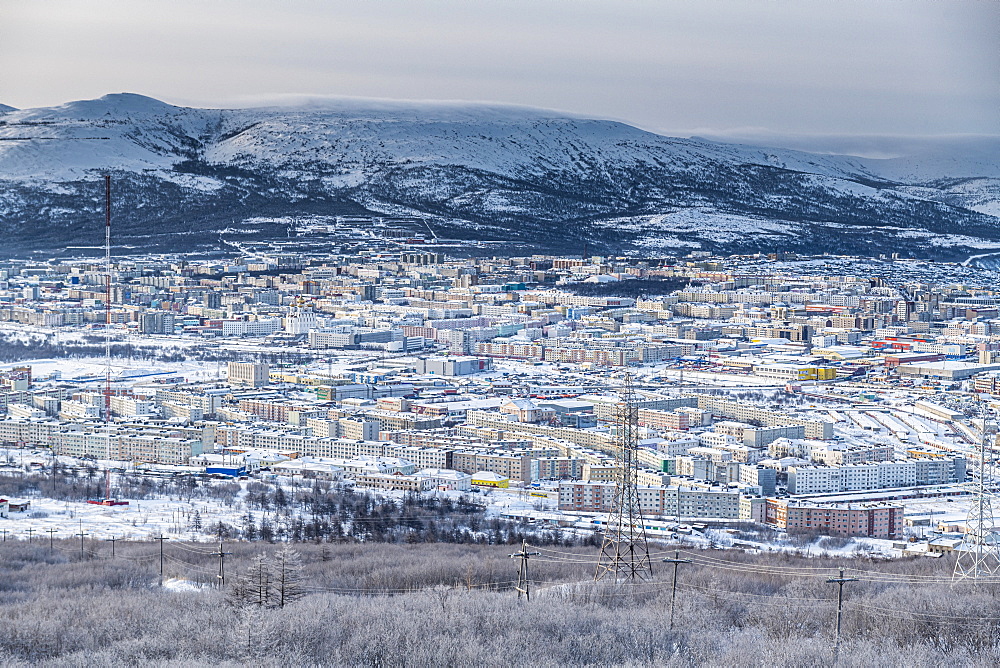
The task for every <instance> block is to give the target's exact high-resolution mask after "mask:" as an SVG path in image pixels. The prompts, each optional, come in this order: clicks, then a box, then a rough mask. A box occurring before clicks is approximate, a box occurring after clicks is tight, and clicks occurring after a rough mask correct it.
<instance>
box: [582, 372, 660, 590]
mask: <svg viewBox="0 0 1000 668" xmlns="http://www.w3.org/2000/svg"><path fill="white" fill-rule="evenodd" d="M616 417H617V422H618V434H617V438H616V441H617V442H618V446H619V447H618V448H617V450H618V453H617V454H618V458H617V463H618V466H617V467H616V475H615V491H614V497H613V499H612V502H611V512H610V513H608V521H607V523H606V524H605V528H604V541H603V542H602V544H601V554H600V556H599V557H598V560H597V570H596V572H595V573H594V580H595V581H598V580H601V579H603V578H605V577H610V578H611V579H612V580H614V581H615V582H617V581H618V579H619V577H624V578H625V579H627V580H635V579H643V580H647V579H648V580H651V579H652V578H653V566H652V564H651V563H650V561H649V545H648V544H647V543H646V523H645V521H644V520H643V517H642V506H641V504H640V502H639V489H638V480H637V465H636V460H637V452H638V449H639V408H638V404H636V401H635V391H634V389H633V387H632V376H631V375H626V376H625V397H624V400H623V401H622V403H621V404H619V405H618V407H617V416H616Z"/></svg>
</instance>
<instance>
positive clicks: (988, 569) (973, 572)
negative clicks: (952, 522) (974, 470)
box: [952, 408, 1000, 582]
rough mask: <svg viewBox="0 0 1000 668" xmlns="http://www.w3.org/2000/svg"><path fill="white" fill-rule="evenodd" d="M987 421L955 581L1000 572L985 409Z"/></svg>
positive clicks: (983, 414)
mask: <svg viewBox="0 0 1000 668" xmlns="http://www.w3.org/2000/svg"><path fill="white" fill-rule="evenodd" d="M980 415H981V416H982V419H983V437H982V439H980V443H979V480H978V481H977V482H974V483H972V485H971V486H972V487H973V488H974V492H973V493H974V494H975V496H974V497H973V499H972V506H971V507H970V508H969V515H968V517H967V518H966V520H965V536H964V537H963V539H962V544H961V546H959V548H958V549H957V550H956V553H957V554H958V558H957V559H956V560H955V572H954V574H953V575H952V582H958V581H960V580H979V579H981V578H987V577H991V576H995V575H997V573H1000V549H998V546H997V534H996V532H995V531H994V530H993V502H992V494H990V492H989V491H988V489H989V484H988V483H989V480H990V479H991V477H992V470H993V456H992V453H993V448H989V447H987V446H986V443H987V441H988V440H989V438H990V430H989V428H988V425H989V422H988V420H987V413H986V410H985V408H984V409H983V410H981V411H980Z"/></svg>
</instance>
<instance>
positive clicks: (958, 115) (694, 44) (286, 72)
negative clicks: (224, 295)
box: [0, 0, 1000, 144]
mask: <svg viewBox="0 0 1000 668" xmlns="http://www.w3.org/2000/svg"><path fill="white" fill-rule="evenodd" d="M3 18H4V20H3V21H2V22H0V66H2V67H3V71H4V80H3V83H2V85H0V102H2V103H4V104H9V105H11V106H14V107H19V108H37V107H43V106H52V105H54V104H58V103H60V102H62V101H65V100H75V99H88V98H94V97H99V96H100V95H102V94H103V93H104V92H107V91H120V90H133V91H146V92H147V93H151V94H152V96H153V97H155V98H156V99H161V100H170V101H172V102H174V103H178V104H183V105H187V106H194V107H203V108H204V107H218V106H222V107H228V106H231V105H238V106H246V105H248V104H249V105H256V101H258V100H260V99H262V98H266V99H269V100H272V101H273V100H275V99H279V98H284V97H295V96H300V95H302V94H303V91H309V92H311V94H310V93H306V95H309V96H310V97H314V96H319V97H326V96H328V95H330V94H333V95H330V96H331V97H337V98H347V99H375V100H440V101H460V100H468V101H483V102H485V103H487V104H492V103H498V104H505V105H516V106H523V107H528V108H534V109H550V110H572V111H571V112H568V113H573V114H578V115H580V116H583V117H586V118H600V119H608V120H618V121H622V122H626V123H628V124H629V125H634V126H636V127H639V128H642V129H645V130H648V131H651V132H656V133H658V134H664V135H670V136H691V135H701V136H712V137H726V138H735V139H736V140H746V138H747V137H769V138H773V137H789V138H798V137H812V136H818V137H859V136H866V137H871V136H875V137H885V136H902V137H938V136H955V135H958V136H962V135H975V136H994V135H1000V86H997V82H998V81H1000V50H998V49H997V48H996V27H997V26H998V25H1000V3H997V2H982V1H981V0H955V1H954V2H948V3H941V2H936V1H933V0H900V1H899V2H892V3H872V2H870V1H869V0H841V2H837V3H820V2H806V3H804V2H800V1H799V0H769V1H768V2H751V3H740V2H732V0H697V1H695V0H634V1H633V2H627V3H624V2H623V3H608V2H603V1H601V0H576V1H575V2H573V3H568V2H566V1H565V0H496V1H495V2H490V3H470V2H465V1H464V0H420V1H419V2H417V1H416V0H385V1H384V2H378V3H358V2H348V1H346V0H323V1H322V2H320V1H319V0H287V2H283V3H273V2H269V1H267V0H239V1H237V0H216V1H215V2H211V3H205V2H197V1H196V0H175V1H174V2H170V3H163V2H156V1H154V0H131V1H130V2H127V3H121V2H115V1H114V0H50V1H48V2H15V3H8V5H7V6H5V8H4V14H3ZM799 143H800V144H801V142H799Z"/></svg>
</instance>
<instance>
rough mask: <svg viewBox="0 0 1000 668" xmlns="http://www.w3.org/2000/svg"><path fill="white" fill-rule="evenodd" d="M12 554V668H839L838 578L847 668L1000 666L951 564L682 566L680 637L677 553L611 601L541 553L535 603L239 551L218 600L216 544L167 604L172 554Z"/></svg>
mask: <svg viewBox="0 0 1000 668" xmlns="http://www.w3.org/2000/svg"><path fill="white" fill-rule="evenodd" d="M0 545H2V547H0V554H2V556H3V559H2V562H0V587H2V591H3V596H2V597H0V613H2V614H3V616H4V618H5V619H7V620H9V622H10V623H9V624H8V628H7V629H6V630H5V633H4V636H3V639H2V640H0V661H2V662H3V664H4V665H6V666H28V665H32V666H34V665H41V666H65V665H83V664H86V665H101V666H135V665H140V664H150V665H158V666H173V665H177V666H203V665H204V666H208V665H212V666H239V665H255V666H305V665H310V666H312V665H316V666H324V665H330V666H348V665H350V666H362V665H363V666H429V665H442V666H444V665H447V666H481V665H490V666H515V665H532V666H612V665H613V666H625V665H631V666H640V665H641V666H678V667H680V666H734V667H740V666H747V667H749V666H763V665H768V666H776V667H781V666H827V665H833V664H834V655H833V636H834V624H835V620H836V607H837V603H836V601H837V591H836V586H835V585H832V584H828V583H827V582H826V579H827V578H828V577H832V576H835V575H837V573H838V570H837V568H838V567H846V569H847V573H846V574H847V575H848V576H850V577H855V578H857V581H855V582H850V583H848V584H847V585H846V587H845V590H844V616H843V628H842V635H843V642H842V645H841V650H840V663H837V665H843V666H938V665H962V666H992V665H996V664H997V661H998V660H1000V645H998V642H997V630H998V627H997V623H998V618H997V616H996V599H995V596H996V593H997V585H996V584H995V583H994V584H978V585H972V584H968V583H966V584H959V585H957V586H954V587H953V586H952V585H951V583H950V568H951V560H950V558H949V557H945V558H943V559H927V558H916V559H912V560H909V561H902V562H890V563H873V562H872V561H870V560H868V559H865V558H863V557H862V558H857V557H853V558H852V557H845V558H841V559H837V560H833V559H804V558H800V557H789V556H777V555H773V554H770V555H768V554H764V555H743V554H739V553H733V552H724V551H719V550H697V551H683V552H681V555H682V556H683V557H685V558H690V559H692V563H688V564H684V565H682V566H681V567H680V571H679V574H678V575H679V576H678V588H677V597H676V608H675V610H674V622H675V623H674V625H673V628H670V625H669V623H668V620H669V619H670V615H671V605H670V601H671V576H672V571H671V568H670V567H669V566H667V565H664V564H661V563H659V562H660V558H662V557H663V556H664V555H669V556H671V557H672V556H674V551H673V550H663V549H659V550H658V551H657V552H655V553H654V562H655V563H654V569H656V571H655V578H654V580H653V581H650V582H645V583H642V584H639V585H634V586H633V585H632V584H624V585H620V586H614V585H609V584H604V583H601V584H597V585H595V584H594V582H593V566H592V563H593V559H594V553H595V548H590V549H589V550H583V549H581V548H574V549H573V550H572V551H568V550H567V549H566V548H563V549H548V548H541V549H540V551H541V552H542V555H541V556H539V557H536V558H533V560H532V578H533V580H534V584H533V586H532V596H531V600H530V602H525V601H524V599H520V600H519V599H518V597H517V595H516V593H515V592H514V591H513V589H512V587H513V586H514V584H515V583H516V579H517V576H516V573H517V564H516V562H515V561H514V560H511V559H509V558H508V556H507V555H508V553H509V552H510V551H511V548H510V547H509V546H456V545H386V544H378V543H357V544H322V545H316V544H299V545H295V546H294V548H295V551H296V552H298V553H299V554H298V555H296V554H294V553H292V552H289V551H288V550H286V549H283V548H282V547H279V546H276V545H268V544H264V543H257V544H254V543H244V542H239V543H226V544H224V545H223V547H224V552H226V553H231V554H228V556H227V557H226V561H225V574H226V588H225V590H224V591H219V589H216V588H214V587H212V586H211V585H209V584H207V583H213V584H214V583H217V582H218V578H217V577H216V575H217V573H218V570H219V557H218V556H217V554H216V553H215V552H214V549H210V548H208V547H207V546H205V545H203V544H201V545H199V544H190V543H187V544H185V543H183V542H181V541H166V543H165V544H164V545H163V549H164V550H165V553H166V559H165V566H164V574H163V577H164V586H163V587H160V586H159V585H158V581H159V573H158V564H159V559H158V552H159V549H160V545H157V544H156V543H154V542H144V543H139V542H126V541H118V543H117V545H116V546H114V547H115V555H114V556H112V554H111V551H112V544H109V543H108V542H106V541H100V540H98V541H94V540H93V539H92V538H89V537H88V538H86V539H85V542H84V543H82V547H83V550H82V554H81V542H80V541H78V540H76V539H67V540H56V541H54V545H53V548H52V549H50V548H49V545H48V540H46V539H45V538H44V537H43V538H42V539H41V540H39V539H38V538H37V537H36V538H35V541H34V543H27V542H26V541H23V540H19V541H14V540H8V541H6V542H4V543H0ZM532 547H534V546H532ZM282 557H284V560H283V561H282ZM282 596H284V605H282V604H281V603H282ZM612 635H613V636H614V639H613V640H610V639H609V638H610V637H611V636H612Z"/></svg>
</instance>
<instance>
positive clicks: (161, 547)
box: [153, 533, 170, 587]
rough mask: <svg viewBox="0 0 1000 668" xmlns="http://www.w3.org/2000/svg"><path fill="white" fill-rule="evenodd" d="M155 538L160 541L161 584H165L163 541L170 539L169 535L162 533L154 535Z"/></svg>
mask: <svg viewBox="0 0 1000 668" xmlns="http://www.w3.org/2000/svg"><path fill="white" fill-rule="evenodd" d="M153 540H158V541H160V586H161V587H162V586H163V541H165V540H170V537H169V536H164V535H163V534H162V533H161V534H160V535H159V536H154V537H153Z"/></svg>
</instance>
